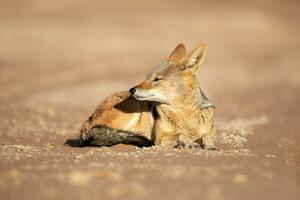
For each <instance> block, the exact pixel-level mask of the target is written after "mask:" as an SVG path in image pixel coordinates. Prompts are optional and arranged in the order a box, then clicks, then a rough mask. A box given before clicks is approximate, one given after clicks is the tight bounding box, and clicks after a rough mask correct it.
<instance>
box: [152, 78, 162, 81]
mask: <svg viewBox="0 0 300 200" xmlns="http://www.w3.org/2000/svg"><path fill="white" fill-rule="evenodd" d="M161 79H162V78H159V77H155V78H154V79H153V81H154V82H157V81H160V80H161Z"/></svg>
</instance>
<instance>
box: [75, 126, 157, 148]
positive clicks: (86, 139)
mask: <svg viewBox="0 0 300 200" xmlns="http://www.w3.org/2000/svg"><path fill="white" fill-rule="evenodd" d="M80 143H81V146H87V145H96V146H112V145H115V144H132V145H135V146H138V147H149V146H152V145H153V142H152V141H150V140H149V139H147V138H146V137H144V136H143V135H141V134H138V133H132V132H130V131H125V130H116V129H112V128H109V127H107V126H104V125H98V126H95V127H93V128H92V129H90V130H89V131H81V134H80Z"/></svg>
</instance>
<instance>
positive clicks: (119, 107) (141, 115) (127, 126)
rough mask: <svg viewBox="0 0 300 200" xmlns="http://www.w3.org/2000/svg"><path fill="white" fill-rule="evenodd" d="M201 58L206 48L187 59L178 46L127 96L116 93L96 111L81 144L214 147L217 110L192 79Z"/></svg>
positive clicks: (196, 50) (200, 46) (181, 46)
mask: <svg viewBox="0 0 300 200" xmlns="http://www.w3.org/2000/svg"><path fill="white" fill-rule="evenodd" d="M205 55H206V48H205V45H199V46H198V47H197V48H196V49H194V50H193V51H192V52H191V53H190V54H189V55H186V50H185V47H184V45H183V44H179V45H178V46H177V47H176V48H175V50H174V51H173V52H172V54H171V55H170V56H169V58H168V59H167V60H166V61H164V62H162V63H161V64H160V65H158V66H157V67H155V68H154V69H153V70H151V71H150V73H149V74H148V75H147V77H146V80H144V81H143V82H142V83H140V84H139V85H137V86H136V87H134V88H132V89H130V93H129V92H120V93H116V94H114V95H112V96H110V97H108V98H107V99H106V100H105V101H104V102H103V103H102V104H101V105H100V106H98V108H97V109H96V111H95V112H94V114H93V115H92V116H91V117H90V118H89V119H88V120H87V121H86V122H85V123H84V125H83V128H82V130H81V139H82V141H83V143H90V144H95V145H99V146H103V145H104V146H111V145H114V144H118V143H126V144H135V145H137V146H150V145H151V144H156V145H161V146H165V147H182V146H183V147H186V146H197V145H198V146H201V147H203V148H206V149H210V148H214V146H213V143H212V135H213V133H214V109H215V107H214V105H213V104H212V103H210V102H209V101H208V99H207V98H206V96H205V95H204V94H203V92H202V91H201V89H200V86H199V83H198V80H197V78H196V73H197V71H198V69H199V67H200V65H201V64H202V62H203V60H204V58H205Z"/></svg>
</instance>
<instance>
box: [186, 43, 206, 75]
mask: <svg viewBox="0 0 300 200" xmlns="http://www.w3.org/2000/svg"><path fill="white" fill-rule="evenodd" d="M205 56H206V45H205V44H200V45H198V46H197V48H195V49H194V50H193V51H192V52H191V53H190V54H189V55H188V56H187V57H186V58H185V59H183V61H182V65H180V70H181V71H190V72H192V73H194V74H195V73H197V72H198V70H199V68H200V65H201V64H202V63H203V61H204V59H205Z"/></svg>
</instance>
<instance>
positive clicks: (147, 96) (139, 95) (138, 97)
mask: <svg viewBox="0 0 300 200" xmlns="http://www.w3.org/2000/svg"><path fill="white" fill-rule="evenodd" d="M133 96H134V98H136V99H137V100H140V101H145V100H151V99H152V98H153V97H154V95H153V94H147V95H141V94H138V93H136V94H134V95H133Z"/></svg>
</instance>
